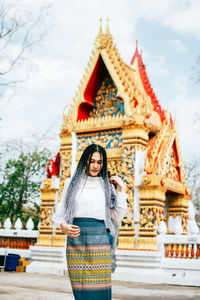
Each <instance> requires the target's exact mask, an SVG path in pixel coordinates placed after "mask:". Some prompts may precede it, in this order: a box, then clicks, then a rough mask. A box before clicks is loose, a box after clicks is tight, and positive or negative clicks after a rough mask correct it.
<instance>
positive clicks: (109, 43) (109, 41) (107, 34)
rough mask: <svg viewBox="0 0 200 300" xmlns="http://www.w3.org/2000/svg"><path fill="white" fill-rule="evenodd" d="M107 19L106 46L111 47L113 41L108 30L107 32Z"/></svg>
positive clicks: (107, 29)
mask: <svg viewBox="0 0 200 300" xmlns="http://www.w3.org/2000/svg"><path fill="white" fill-rule="evenodd" d="M108 23H109V18H107V25H106V34H105V36H106V41H107V45H110V46H111V45H112V44H113V39H112V35H111V34H110V30H109V25H108Z"/></svg>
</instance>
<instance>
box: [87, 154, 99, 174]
mask: <svg viewBox="0 0 200 300" xmlns="http://www.w3.org/2000/svg"><path fill="white" fill-rule="evenodd" d="M88 163H89V160H88ZM102 166H103V157H102V155H101V154H100V153H99V152H94V153H93V154H92V157H91V162H90V166H89V175H90V176H93V177H95V176H98V174H99V172H100V171H101V169H102Z"/></svg>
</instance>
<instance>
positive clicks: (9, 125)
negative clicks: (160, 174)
mask: <svg viewBox="0 0 200 300" xmlns="http://www.w3.org/2000/svg"><path fill="white" fill-rule="evenodd" d="M9 1H10V2H11V0H8V2H9ZM19 2H20V3H21V5H23V6H26V7H27V9H31V11H32V12H33V13H34V12H35V13H37V11H38V8H39V7H40V6H42V5H43V4H47V5H48V4H51V6H50V8H49V17H48V18H49V19H48V22H49V24H51V25H52V26H51V27H50V30H49V31H48V34H47V36H46V38H45V40H44V41H43V42H42V43H41V44H39V45H38V46H37V47H36V48H35V49H34V51H32V53H31V56H30V60H28V61H27V62H26V64H27V66H26V69H28V70H29V79H28V81H26V82H25V83H23V84H21V85H20V87H18V88H17V89H16V88H15V89H14V90H13V89H12V88H10V89H7V90H6V92H5V94H4V95H3V96H2V97H1V98H2V99H1V101H0V111H1V115H2V121H1V123H0V138H1V142H4V141H7V140H9V139H13V138H21V139H26V138H27V136H28V134H29V133H30V132H31V133H37V134H41V133H44V132H46V131H47V129H49V128H50V134H51V138H50V139H49V140H47V141H46V146H47V148H48V147H49V148H50V149H51V150H52V151H53V152H54V153H55V154H56V153H57V152H58V151H59V146H60V140H59V132H60V127H61V125H62V114H63V109H64V107H65V106H66V105H67V104H69V103H70V102H71V101H72V99H73V97H74V95H75V92H76V91H77V88H78V86H79V83H80V80H81V79H82V76H83V74H84V69H85V67H86V66H87V62H88V61H89V56H90V55H91V53H92V50H93V49H94V41H95V38H96V36H97V34H98V31H99V19H100V18H102V20H103V21H102V24H103V30H105V27H106V20H107V18H109V28H110V32H111V34H112V36H113V39H114V42H115V43H116V45H117V48H118V49H119V52H120V55H121V57H122V58H123V60H124V61H125V62H126V63H127V64H130V61H131V58H132V56H133V54H134V51H135V46H136V40H138V47H139V51H142V55H143V62H144V64H145V65H146V69H147V74H148V77H149V80H150V82H151V85H152V87H153V89H154V92H155V94H156V96H157V98H158V99H159V102H160V105H161V106H162V108H163V109H167V108H168V109H169V111H170V112H171V113H172V115H173V118H175V116H176V119H177V126H178V132H179V139H180V145H181V151H182V156H183V160H184V161H189V160H191V159H193V158H194V157H195V156H196V155H198V154H199V149H198V145H199V144H200V136H199V131H200V121H199V119H198V116H200V101H199V98H200V96H199V93H200V83H197V80H196V77H195V76H197V75H196V73H195V71H194V68H195V66H196V61H197V58H198V55H200V47H199V46H200V18H199V12H200V1H199V0H162V1H160V0H101V1H97V0H84V1H82V0H73V1H69V0H54V1H48V0H47V1H42V0H41V1H40V0H34V1H31V0H26V1H25V0H20V1H19ZM16 47H17V46H16ZM5 60H6V58H5ZM0 66H1V65H0ZM23 70H24V69H23V68H22V69H21V70H20V69H18V70H17V71H16V73H15V75H14V76H18V75H20V72H21V73H22V72H23Z"/></svg>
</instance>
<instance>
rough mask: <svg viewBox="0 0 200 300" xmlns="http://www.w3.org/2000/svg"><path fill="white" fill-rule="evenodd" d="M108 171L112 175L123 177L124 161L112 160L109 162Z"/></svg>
mask: <svg viewBox="0 0 200 300" xmlns="http://www.w3.org/2000/svg"><path fill="white" fill-rule="evenodd" d="M108 171H109V173H110V175H111V176H112V175H117V176H121V172H122V161H121V160H111V161H108Z"/></svg>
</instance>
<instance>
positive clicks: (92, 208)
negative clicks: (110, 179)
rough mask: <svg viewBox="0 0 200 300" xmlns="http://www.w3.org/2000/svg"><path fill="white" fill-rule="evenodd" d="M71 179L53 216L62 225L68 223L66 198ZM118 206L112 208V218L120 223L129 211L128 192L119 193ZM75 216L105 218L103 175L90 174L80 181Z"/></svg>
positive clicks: (66, 183)
mask: <svg viewBox="0 0 200 300" xmlns="http://www.w3.org/2000/svg"><path fill="white" fill-rule="evenodd" d="M69 183H70V179H67V180H66V181H65V185H64V188H63V192H62V197H61V200H60V202H59V204H58V206H57V208H56V212H55V214H54V216H53V222H54V223H55V224H56V225H57V226H58V227H60V224H61V223H66V221H65V219H64V217H63V214H64V200H65V196H66V193H67V189H68V186H69ZM116 200H117V203H116V207H115V208H113V209H110V215H111V219H112V220H113V221H114V222H115V223H120V222H121V220H122V219H123V217H124V215H125V214H126V211H127V202H126V193H123V192H118V193H117V199H116ZM74 217H75V218H81V217H82V218H84V217H85V218H94V219H98V220H105V193H104V190H103V180H102V178H101V177H92V176H88V177H87V180H86V181H85V179H84V178H83V179H82V180H81V183H80V188H79V191H78V193H77V195H76V199H75V211H74Z"/></svg>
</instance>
